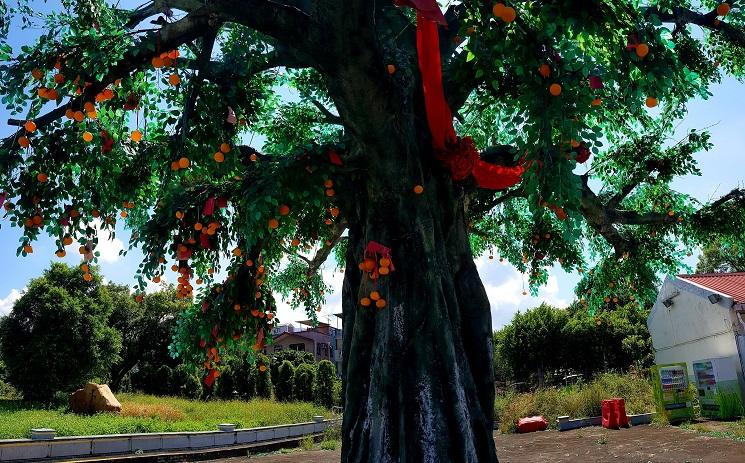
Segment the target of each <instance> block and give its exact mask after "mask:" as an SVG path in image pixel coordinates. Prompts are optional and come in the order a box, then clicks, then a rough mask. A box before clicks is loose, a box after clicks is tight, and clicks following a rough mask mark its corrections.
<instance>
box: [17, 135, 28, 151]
mask: <svg viewBox="0 0 745 463" xmlns="http://www.w3.org/2000/svg"><path fill="white" fill-rule="evenodd" d="M18 144H19V145H21V148H28V147H29V146H30V145H31V142H30V141H29V140H28V137H25V136H21V137H18Z"/></svg>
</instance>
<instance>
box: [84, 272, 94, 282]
mask: <svg viewBox="0 0 745 463" xmlns="http://www.w3.org/2000/svg"><path fill="white" fill-rule="evenodd" d="M92 279H93V275H91V274H90V273H84V274H83V280H85V281H91V280H92Z"/></svg>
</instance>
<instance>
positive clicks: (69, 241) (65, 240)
mask: <svg viewBox="0 0 745 463" xmlns="http://www.w3.org/2000/svg"><path fill="white" fill-rule="evenodd" d="M62 244H64V245H65V246H69V245H71V244H72V236H70V235H67V236H65V237H64V238H62Z"/></svg>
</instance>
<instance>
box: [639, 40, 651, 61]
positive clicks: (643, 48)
mask: <svg viewBox="0 0 745 463" xmlns="http://www.w3.org/2000/svg"><path fill="white" fill-rule="evenodd" d="M648 54H649V45H647V44H646V43H640V44H639V45H637V46H636V56H638V57H639V58H644V57H645V56H647V55H648Z"/></svg>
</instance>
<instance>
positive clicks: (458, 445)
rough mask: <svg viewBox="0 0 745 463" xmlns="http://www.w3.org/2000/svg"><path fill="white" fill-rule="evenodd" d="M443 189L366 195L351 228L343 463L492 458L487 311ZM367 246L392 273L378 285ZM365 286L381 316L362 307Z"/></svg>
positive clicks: (448, 191) (455, 209)
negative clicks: (379, 304)
mask: <svg viewBox="0 0 745 463" xmlns="http://www.w3.org/2000/svg"><path fill="white" fill-rule="evenodd" d="M376 183H377V182H376ZM449 183H450V182H449V180H447V179H445V178H440V179H438V180H434V179H433V180H432V181H431V182H428V184H427V189H426V190H425V194H424V195H422V196H415V195H414V194H413V193H411V192H410V191H408V192H401V193H400V194H399V195H398V196H397V197H395V196H393V195H391V194H390V191H389V190H385V189H384V188H383V185H380V188H379V189H378V188H370V187H368V191H370V190H372V193H371V194H370V196H369V202H368V204H367V208H366V210H364V211H361V212H363V214H364V217H365V221H364V222H363V223H361V224H359V225H357V226H353V227H352V228H351V229H350V233H349V240H350V246H349V251H348V255H347V266H346V268H347V270H346V275H345V282H344V289H343V311H344V330H345V332H344V352H345V355H344V372H343V375H344V379H345V391H344V394H345V409H344V425H343V446H342V461H344V462H388V461H390V462H394V461H395V462H398V461H401V462H465V461H468V462H492V461H496V456H495V451H494V443H493V440H492V427H493V419H492V410H493V400H494V388H493V375H492V369H491V364H492V338H491V313H490V309H489V302H488V300H487V297H486V293H485V291H484V288H483V285H482V283H481V281H480V279H479V276H478V273H477V272H476V267H475V265H474V263H473V260H472V256H471V252H470V248H469V244H468V238H467V233H466V223H465V220H464V216H463V206H462V202H461V200H460V198H458V194H457V192H456V191H454V190H453V188H452V186H451V185H450V184H449ZM369 240H374V241H379V242H381V243H383V244H385V245H386V246H389V247H391V248H392V255H393V262H394V264H395V266H396V270H395V272H393V273H391V274H390V276H388V277H383V278H382V279H381V281H380V282H378V283H377V284H376V283H375V282H373V281H371V280H370V279H368V278H367V277H366V276H364V275H362V273H361V271H360V270H359V269H358V267H357V264H358V263H359V261H360V258H361V256H362V253H363V249H364V247H365V244H366V243H367V242H368V241H369ZM372 290H378V291H380V293H381V295H382V297H383V298H384V299H385V300H386V301H387V306H386V307H385V308H384V309H376V308H362V307H361V306H360V305H359V302H358V301H359V300H360V298H361V297H364V296H367V295H368V294H369V293H370V291H372Z"/></svg>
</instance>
